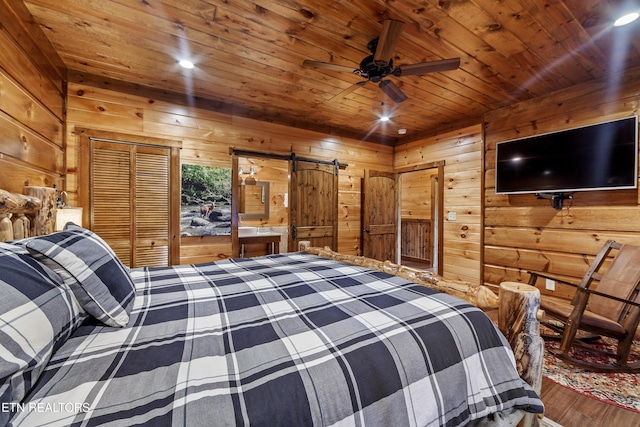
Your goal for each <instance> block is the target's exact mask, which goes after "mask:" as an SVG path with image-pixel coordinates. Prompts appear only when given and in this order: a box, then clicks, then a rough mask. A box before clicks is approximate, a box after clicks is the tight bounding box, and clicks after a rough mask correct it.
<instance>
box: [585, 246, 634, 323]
mask: <svg viewBox="0 0 640 427" xmlns="http://www.w3.org/2000/svg"><path fill="white" fill-rule="evenodd" d="M595 289H596V290H597V291H598V292H602V293H603V294H607V295H612V296H615V297H618V298H624V299H634V300H635V301H640V246H633V245H622V246H621V247H620V249H619V250H618V253H617V254H616V255H615V257H614V258H613V261H612V262H611V264H610V265H609V267H608V268H607V270H606V271H605V273H604V274H603V275H602V277H601V279H600V283H598V286H597V287H596V288H595ZM588 310H589V311H592V312H594V313H597V314H599V315H601V316H604V317H607V318H609V319H612V320H615V321H618V322H619V321H620V320H622V317H624V316H625V315H626V314H627V313H628V311H629V310H631V311H633V312H635V311H637V308H631V309H630V308H629V306H628V305H627V306H626V307H625V304H624V303H622V302H619V301H615V300H612V299H608V298H604V297H601V296H598V295H591V296H590V297H589V305H588ZM625 310H626V311H625Z"/></svg>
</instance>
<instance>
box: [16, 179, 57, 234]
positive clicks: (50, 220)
mask: <svg viewBox="0 0 640 427" xmlns="http://www.w3.org/2000/svg"><path fill="white" fill-rule="evenodd" d="M23 193H24V194H26V195H27V196H31V198H38V199H40V200H41V201H42V205H41V206H42V207H41V209H39V210H37V211H36V213H35V217H34V219H33V221H31V235H32V236H42V235H44V234H51V233H53V232H54V231H56V207H57V201H56V196H57V194H56V189H55V188H52V187H24V189H23Z"/></svg>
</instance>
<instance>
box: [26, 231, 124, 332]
mask: <svg viewBox="0 0 640 427" xmlns="http://www.w3.org/2000/svg"><path fill="white" fill-rule="evenodd" d="M26 246H27V249H28V250H29V252H30V253H31V255H32V256H33V257H34V258H36V259H38V260H39V261H41V262H43V263H44V264H46V265H47V266H49V267H51V268H52V269H53V270H54V271H55V272H56V273H58V274H59V275H60V277H61V278H62V279H63V280H64V282H65V283H67V284H68V285H69V287H70V288H71V290H72V291H73V293H74V294H75V295H76V297H77V298H78V300H79V301H80V304H82V306H83V307H84V309H85V310H87V312H88V313H89V314H91V315H92V316H93V317H95V318H96V319H98V320H100V321H101V322H103V323H104V324H106V325H109V326H116V327H123V326H127V323H128V322H129V313H130V312H131V308H132V306H133V298H134V284H133V281H132V280H131V276H129V271H128V269H127V268H126V267H125V266H124V265H122V263H121V262H120V260H119V259H118V257H117V256H116V254H115V253H113V250H112V249H111V248H110V247H109V245H108V244H107V243H106V242H105V241H104V240H102V239H101V238H100V237H99V236H98V235H97V234H95V233H93V232H92V231H89V230H86V229H84V228H82V227H78V226H77V225H73V224H70V225H68V226H67V227H66V228H65V230H64V231H60V232H57V233H53V234H48V235H46V236H38V237H34V238H31V239H30V240H29V241H28V242H27V244H26Z"/></svg>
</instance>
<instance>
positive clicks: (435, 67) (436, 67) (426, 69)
mask: <svg viewBox="0 0 640 427" xmlns="http://www.w3.org/2000/svg"><path fill="white" fill-rule="evenodd" d="M459 66H460V58H451V59H443V60H440V61H430V62H419V63H417V64H409V65H401V66H399V67H398V68H396V69H395V70H393V75H394V76H396V77H400V76H415V75H417V74H427V73H439V72H440V71H451V70H455V69H457V68H458V67H459Z"/></svg>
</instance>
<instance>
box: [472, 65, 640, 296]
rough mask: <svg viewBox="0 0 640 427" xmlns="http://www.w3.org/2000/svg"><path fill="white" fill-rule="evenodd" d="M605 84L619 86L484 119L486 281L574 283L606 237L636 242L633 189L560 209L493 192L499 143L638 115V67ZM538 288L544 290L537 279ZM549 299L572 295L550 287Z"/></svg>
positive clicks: (564, 94)
mask: <svg viewBox="0 0 640 427" xmlns="http://www.w3.org/2000/svg"><path fill="white" fill-rule="evenodd" d="M611 81H616V82H619V86H616V87H615V89H611V88H608V87H607V81H595V82H591V83H588V84H583V85H579V86H575V87H573V88H570V89H567V90H563V91H560V92H557V93H555V94H553V95H551V96H548V97H543V98H539V99H535V100H532V101H528V102H523V103H520V104H517V105H513V106H510V107H506V108H503V109H501V110H496V111H493V112H491V113H489V114H487V115H486V116H485V122H486V123H485V150H486V154H485V173H486V177H485V220H484V224H485V230H484V232H485V237H484V242H485V254H484V261H485V264H484V281H485V282H486V283H488V284H499V283H500V282H502V281H523V282H526V281H527V280H528V274H526V270H528V269H532V270H538V271H547V272H550V273H554V274H557V275H561V276H564V277H565V278H568V279H573V280H574V281H577V280H579V278H581V277H582V276H583V275H584V273H585V272H586V270H587V268H588V265H589V264H590V262H591V260H592V259H593V256H594V255H595V254H596V253H597V252H598V250H599V249H600V248H601V247H602V245H603V243H604V242H605V241H606V240H607V239H615V240H618V241H621V242H623V243H636V244H640V199H639V194H638V191H637V190H624V191H620V190H614V191H590V192H579V193H575V194H574V197H573V203H572V204H571V203H565V207H564V208H563V209H562V210H555V209H553V208H552V207H551V206H550V202H549V201H548V200H537V199H536V197H535V196H534V195H496V194H495V188H494V187H495V147H496V143H497V142H500V141H506V140H510V139H514V138H519V137H526V136H530V135H534V134H541V133H546V132H550V131H558V130H562V129H567V128H572V127H577V126H583V125H587V124H593V123H596V122H601V121H606V120H611V119H616V118H622V117H628V116H631V115H637V114H638V107H639V104H640V69H636V70H634V71H633V72H629V73H627V74H626V75H624V76H612V77H611ZM538 287H540V289H541V291H542V292H543V293H547V292H546V291H545V290H544V289H543V288H544V283H543V282H542V280H540V283H539V284H538ZM548 293H551V292H548ZM554 294H555V295H557V296H561V297H567V296H570V295H572V294H573V290H572V289H571V288H566V287H562V286H556V291H555V293H554Z"/></svg>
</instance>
